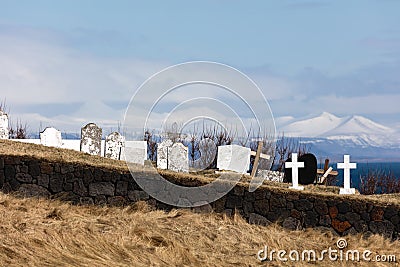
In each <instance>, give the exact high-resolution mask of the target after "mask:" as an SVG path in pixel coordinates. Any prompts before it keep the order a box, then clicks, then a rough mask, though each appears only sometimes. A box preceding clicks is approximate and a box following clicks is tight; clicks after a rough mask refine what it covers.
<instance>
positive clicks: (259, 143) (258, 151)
mask: <svg viewBox="0 0 400 267" xmlns="http://www.w3.org/2000/svg"><path fill="white" fill-rule="evenodd" d="M262 148H263V141H258V147H257V152H255V151H251V152H250V155H251V156H255V157H256V158H255V159H254V163H253V170H252V171H251V177H254V176H255V175H256V171H257V168H258V162H259V161H260V158H262V159H266V160H269V159H270V158H271V156H270V155H267V154H264V153H261V151H262Z"/></svg>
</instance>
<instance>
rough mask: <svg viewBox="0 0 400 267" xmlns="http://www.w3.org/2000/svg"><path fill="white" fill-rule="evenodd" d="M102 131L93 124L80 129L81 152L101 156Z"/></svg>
mask: <svg viewBox="0 0 400 267" xmlns="http://www.w3.org/2000/svg"><path fill="white" fill-rule="evenodd" d="M101 135H102V129H101V128H100V127H98V126H97V125H96V124H95V123H88V124H87V125H86V126H84V127H83V128H82V129H81V151H82V152H85V153H88V154H91V155H97V156H101Z"/></svg>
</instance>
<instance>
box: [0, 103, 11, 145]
mask: <svg viewBox="0 0 400 267" xmlns="http://www.w3.org/2000/svg"><path fill="white" fill-rule="evenodd" d="M0 139H9V131H8V115H7V114H6V113H4V112H3V111H1V110H0Z"/></svg>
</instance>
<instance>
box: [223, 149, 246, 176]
mask: <svg viewBox="0 0 400 267" xmlns="http://www.w3.org/2000/svg"><path fill="white" fill-rule="evenodd" d="M250 153H251V150H250V148H247V147H243V146H238V145H226V146H219V147H218V158H217V168H218V169H220V170H226V171H235V172H238V173H246V172H247V171H248V169H249V167H250Z"/></svg>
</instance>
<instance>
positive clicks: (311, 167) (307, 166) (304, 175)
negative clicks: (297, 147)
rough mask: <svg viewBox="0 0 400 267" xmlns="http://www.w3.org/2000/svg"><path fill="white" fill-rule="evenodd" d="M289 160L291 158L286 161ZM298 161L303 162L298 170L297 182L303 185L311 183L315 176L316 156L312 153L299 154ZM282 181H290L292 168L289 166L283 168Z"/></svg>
mask: <svg viewBox="0 0 400 267" xmlns="http://www.w3.org/2000/svg"><path fill="white" fill-rule="evenodd" d="M293 154H294V153H293ZM291 161H292V159H291V158H289V159H288V160H287V161H286V162H291ZM298 162H303V163H304V167H303V168H300V169H299V171H298V182H299V183H300V184H303V185H308V184H313V183H314V182H315V179H316V177H317V167H318V166H317V158H316V157H315V156H314V155H313V154H311V153H307V154H304V155H301V156H300V157H299V158H298ZM284 182H286V183H291V182H292V170H291V169H290V168H285V177H284Z"/></svg>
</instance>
